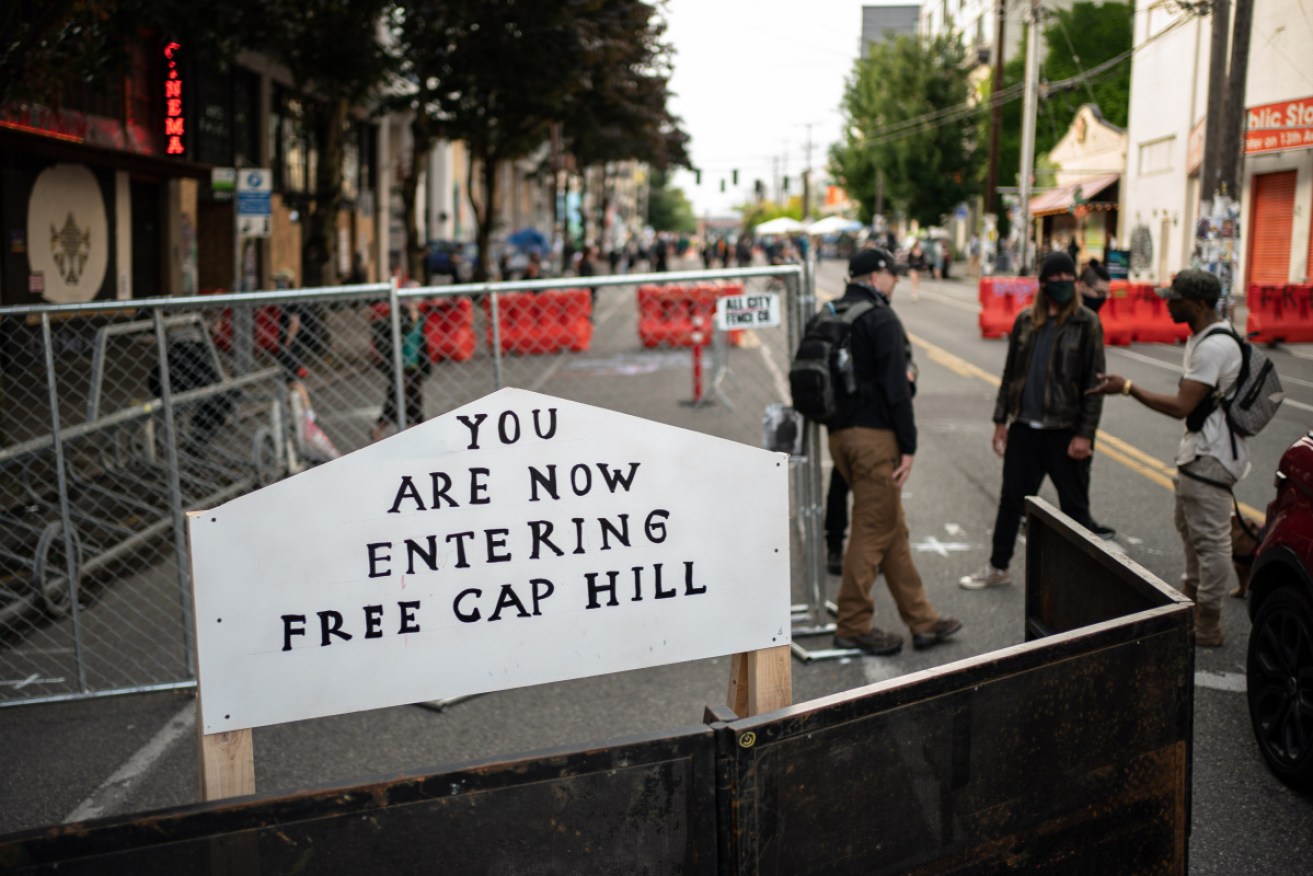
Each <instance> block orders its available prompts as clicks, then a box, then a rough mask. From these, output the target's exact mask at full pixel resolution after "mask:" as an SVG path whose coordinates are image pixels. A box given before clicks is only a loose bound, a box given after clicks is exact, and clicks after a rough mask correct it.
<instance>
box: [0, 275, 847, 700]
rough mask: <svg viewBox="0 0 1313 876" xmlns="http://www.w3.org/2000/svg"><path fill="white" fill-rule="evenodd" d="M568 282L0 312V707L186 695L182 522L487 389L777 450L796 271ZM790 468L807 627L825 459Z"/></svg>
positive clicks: (816, 601)
mask: <svg viewBox="0 0 1313 876" xmlns="http://www.w3.org/2000/svg"><path fill="white" fill-rule="evenodd" d="M581 282H583V281H581V280H580V279H577V278H571V279H563V280H537V281H529V282H520V283H508V284H480V285H469V286H448V287H428V288H412V289H396V288H394V287H393V286H391V285H388V284H373V285H365V286H353V287H334V288H328V289H315V290H301V291H284V292H265V293H252V294H244V295H222V296H214V297H205V296H201V297H196V298H186V299H182V298H179V299H160V300H151V301H145V300H141V301H124V302H96V303H93V304H86V305H68V306H49V307H39V308H5V309H0V373H2V374H3V383H2V384H0V392H2V393H3V395H0V705H3V704H12V703H17V702H31V701H34V700H55V699H67V698H75V697H84V696H90V695H97V694H105V693H116V692H131V691H142V690H151V689H162V688H169V687H181V686H187V685H190V684H192V683H194V682H193V679H194V667H193V665H192V645H191V619H190V602H191V593H190V583H189V579H188V563H187V560H186V557H187V545H186V539H185V535H184V533H185V529H184V526H183V514H184V512H185V511H186V510H191V509H201V508H208V507H212V506H214V505H216V504H218V503H221V502H223V501H226V500H228V499H230V498H232V497H234V496H237V495H240V494H242V493H244V492H248V491H250V490H253V489H257V488H258V487H260V486H262V485H264V484H267V483H270V482H272V481H275V480H277V479H279V478H282V477H286V476H288V475H290V474H294V473H296V472H298V471H301V470H303V469H304V468H306V467H308V466H311V465H315V464H319V463H322V462H326V461H328V460H331V459H333V458H335V457H336V456H338V455H340V454H344V453H348V452H351V451H353V450H357V449H359V448H361V447H364V446H366V445H368V444H369V443H371V442H372V441H376V440H380V439H383V438H386V437H387V436H388V435H389V434H392V433H394V432H395V431H396V430H397V429H402V428H406V427H408V426H412V425H415V424H416V423H417V422H420V421H422V420H423V419H425V418H427V417H433V416H437V415H439V414H441V413H443V412H445V411H449V410H452V409H453V408H456V407H458V406H460V405H463V404H466V403H468V402H470V401H473V400H475V399H477V398H480V397H482V396H484V395H486V394H487V393H489V392H492V391H493V390H495V389H498V388H500V387H503V386H515V387H520V388H524V389H531V390H534V391H537V392H542V393H546V394H549V395H554V396H559V397H561V398H567V399H571V400H574V401H579V402H584V403H587V404H592V405H597V406H599V407H604V408H608V409H611V410H616V411H622V412H624V413H629V414H634V415H636V416H639V417H644V418H647V419H651V420H656V421H659V422H663V423H668V424H670V425H675V426H680V427H684V428H688V429H693V430H696V431H699V432H704V433H708V434H712V435H716V436H719V437H722V438H726V439H729V440H733V441H740V442H744V443H747V444H751V445H754V446H761V445H762V444H763V443H767V442H770V441H775V442H779V441H781V440H783V441H784V442H786V443H787V442H788V440H789V434H788V433H790V432H791V431H792V430H793V429H794V425H795V424H793V422H792V421H791V420H788V419H787V418H786V419H783V420H781V419H779V418H778V414H779V412H778V409H775V408H772V406H780V405H786V404H787V403H788V398H789V392H788V382H787V372H788V367H789V360H790V357H791V353H792V351H793V349H794V348H795V347H796V344H797V336H798V331H799V325H800V316H801V315H802V314H804V313H810V312H811V308H812V306H813V301H812V296H811V292H810V288H811V275H810V273H809V271H808V270H807V269H806V268H805V267H800V266H796V265H789V266H779V267H771V268H750V269H743V270H724V271H703V272H690V273H669V274H651V275H629V276H616V277H594V278H589V279H588V281H587V282H588V283H589V284H590V285H589V286H587V287H582V286H580V283H581ZM775 296H778V297H777V298H776V303H777V304H778V305H779V307H778V310H779V313H780V318H779V320H778V323H777V324H769V323H770V321H767V320H766V318H765V317H754V318H760V319H762V320H763V321H766V322H767V323H768V324H767V325H766V326H765V327H760V328H755V329H751V330H746V329H734V330H729V331H723V330H719V329H716V328H715V327H714V325H713V323H714V320H715V312H716V309H717V304H718V303H720V302H722V299H724V300H725V302H726V303H732V304H734V305H742V304H743V303H744V302H745V301H748V300H749V299H751V303H752V304H754V305H757V306H758V312H761V308H760V305H761V304H762V302H764V301H768V300H770V299H771V298H773V297H775ZM721 308H722V310H724V309H725V304H724V303H722V304H721ZM768 412H769V413H771V414H772V415H773V416H774V418H773V419H772V418H770V417H768V416H767V414H768ZM808 437H809V438H810V439H811V441H812V442H814V441H815V438H816V435H815V434H814V430H812V432H811V433H810V434H809V436H808ZM810 446H817V445H816V444H815V443H811V444H810ZM793 471H794V477H793V481H792V484H793V490H794V503H793V507H794V508H795V509H796V515H797V516H796V523H797V526H796V527H795V531H796V537H795V540H794V563H793V565H794V576H793V577H794V582H795V596H796V597H797V598H801V599H802V600H803V601H804V603H805V605H804V606H802V607H801V608H800V610H802V608H808V609H809V610H810V612H811V615H812V617H813V619H815V618H817V617H818V616H819V606H820V605H821V603H822V599H821V597H820V595H819V585H818V584H817V582H818V581H820V580H822V579H821V574H822V570H821V559H820V558H821V553H822V552H821V550H820V548H819V546H818V542H819V539H818V532H819V528H820V521H819V508H820V504H821V502H820V491H819V482H820V468H819V460H818V459H817V458H816V455H815V454H812V456H811V457H810V458H806V457H801V456H800V457H799V458H798V459H796V460H795V465H794V466H793ZM726 526H732V521H726Z"/></svg>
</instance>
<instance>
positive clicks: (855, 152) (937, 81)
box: [830, 35, 978, 224]
mask: <svg viewBox="0 0 1313 876" xmlns="http://www.w3.org/2000/svg"><path fill="white" fill-rule="evenodd" d="M964 59H965V52H964V50H963V48H962V43H961V40H960V39H959V38H958V37H956V36H952V37H950V36H942V35H941V36H939V37H936V38H934V39H933V40H922V39H920V38H918V37H914V36H908V35H901V36H898V37H897V38H895V39H893V40H891V41H888V42H884V43H872V44H871V45H870V46H869V52H868V54H867V56H866V57H865V58H860V59H858V60H857V61H856V63H855V64H854V66H853V72H852V75H851V76H850V77H849V79H848V83H847V86H846V88H845V90H844V96H843V103H842V106H841V109H842V111H843V115H844V122H845V124H844V139H843V140H842V141H841V142H840V143H838V144H836V145H835V146H834V147H833V148H832V149H831V151H830V169H831V172H832V173H833V174H834V176H835V178H836V179H837V180H838V181H839V183H840V184H841V185H842V186H843V187H844V189H845V190H846V191H847V192H848V196H849V197H850V198H852V199H853V200H855V201H857V202H858V204H859V205H860V212H861V218H862V219H863V221H867V222H869V221H870V220H871V218H872V216H873V214H874V211H875V195H876V179H877V175H878V173H879V171H883V175H884V187H885V197H886V199H887V200H888V201H889V202H890V203H891V204H892V205H893V206H894V207H896V208H897V209H898V210H900V211H902V212H903V213H905V214H906V215H908V216H910V217H911V218H914V219H916V220H917V221H919V222H920V223H922V224H935V223H937V222H938V221H939V220H940V217H941V216H942V215H943V214H944V213H947V212H949V211H950V210H952V209H953V207H954V206H956V205H957V204H958V203H959V202H961V201H962V200H963V199H964V198H966V197H967V196H968V195H969V194H971V193H972V192H973V191H974V190H975V188H976V186H977V181H976V174H975V168H976V165H977V163H978V156H977V152H978V150H977V148H976V138H975V131H974V129H973V128H971V127H970V126H967V127H965V128H964V126H963V125H961V124H959V123H952V122H949V123H945V122H944V120H943V119H942V118H941V117H938V116H936V115H935V113H937V112H939V111H943V110H948V109H950V108H953V107H958V106H961V105H964V104H965V103H966V101H967V97H968V94H969V91H968V84H967V78H966V76H965V75H964V73H963V61H964Z"/></svg>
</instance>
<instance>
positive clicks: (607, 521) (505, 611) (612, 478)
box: [188, 389, 790, 734]
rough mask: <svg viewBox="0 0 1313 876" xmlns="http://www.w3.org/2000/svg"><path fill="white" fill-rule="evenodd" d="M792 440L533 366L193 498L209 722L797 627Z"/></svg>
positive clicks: (276, 715)
mask: <svg viewBox="0 0 1313 876" xmlns="http://www.w3.org/2000/svg"><path fill="white" fill-rule="evenodd" d="M788 521H789V511H788V458H787V457H786V456H785V455H784V454H781V453H770V452H768V451H765V450H760V449H757V448H754V447H751V446H748V445H744V444H738V443H735V442H732V441H727V440H724V439H720V438H715V437H712V436H708V435H703V434H700V433H696V432H690V431H687V430H684V429H678V428H675V427H673V426H667V425H663V424H659V423H654V422H650V421H647V420H643V419H640V418H637V417H632V416H628V415H625V414H619V413H615V412H613V411H607V410H604V409H601V408H596V407H591V406H589V405H584V404H579V403H577V402H572V401H566V400H564V399H559V398H553V397H550V396H545V395H540V394H538V393H533V392H529V391H526V390H520V389H502V390H499V391H498V392H495V393H493V394H491V395H488V396H485V397H484V398H482V399H480V400H479V401H476V402H473V403H471V404H468V405H466V406H464V407H462V408H458V409H456V410H454V411H451V412H450V413H447V414H444V415H442V416H440V417H438V418H436V419H434V420H430V421H429V422H427V423H423V424H421V425H419V426H416V427H414V428H412V429H409V430H406V431H405V432H402V433H400V434H398V435H395V436H393V437H392V438H389V439H388V440H386V441H383V442H380V443H378V444H375V445H372V446H370V447H367V448H364V449H362V450H359V451H357V452H355V453H352V454H349V455H347V456H344V457H342V458H341V459H338V460H335V461H333V462H330V463H328V464H326V465H323V466H320V467H318V468H314V469H311V470H309V471H306V472H304V473H302V474H300V475H297V476H295V477H293V478H289V479H288V480H285V481H280V482H278V483H276V484H273V485H271V486H268V487H265V488H264V489H262V490H259V491H257V492H254V493H251V494H248V495H246V496H242V497H240V498H237V499H234V500H233V501H231V502H227V503H225V504H223V505H221V506H219V507H217V508H214V509H211V510H209V511H199V512H193V513H191V514H189V515H188V529H189V536H190V539H191V550H192V581H193V589H194V595H195V605H196V611H195V622H196V648H197V656H198V675H199V680H200V691H201V717H202V724H203V728H204V732H205V733H207V734H209V733H218V732H222V731H229V730H239V729H244V728H249V727H259V726H265V725H269V724H276V723H281V722H286V721H295V720H302V719H306V718H314V717H322V716H326V715H334V714H341V713H345V712H352V711H359V710H363V709H375V708H382V707H385V706H394V705H402V704H406V703H413V702H420V701H424V700H432V699H440V698H450V697H455V696H461V695H466V694H475V693H485V692H489V691H496V690H505V689H508V688H514V687H520V686H524V685H531V684H541V683H544V682H550V681H560V680H565V679H572V678H582V677H585V676H591V675H600V674H605V673H610V672H618V671H622V670H628V669H637V668H642V667H648V666H658V665H663V664H668V663H676V662H680V661H685V660H694V659H700V658H704V657H712V656H718V655H723V654H734V653H741V652H746V651H754V650H758V649H762V648H769V647H774V646H778V645H784V644H787V643H788V642H789V627H790V616H789V605H790V598H789V530H788Z"/></svg>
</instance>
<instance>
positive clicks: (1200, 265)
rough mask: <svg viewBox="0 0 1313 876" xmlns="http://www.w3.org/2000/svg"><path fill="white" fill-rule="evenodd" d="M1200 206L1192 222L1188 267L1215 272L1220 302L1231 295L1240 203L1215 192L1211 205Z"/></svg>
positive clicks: (1238, 230) (1237, 241)
mask: <svg viewBox="0 0 1313 876" xmlns="http://www.w3.org/2000/svg"><path fill="white" fill-rule="evenodd" d="M1203 206H1204V215H1201V216H1200V217H1199V221H1198V222H1196V223H1195V233H1194V252H1193V254H1192V256H1191V259H1190V266H1191V267H1192V268H1196V269H1198V270H1202V271H1207V272H1208V273H1210V274H1213V275H1215V276H1216V277H1217V279H1218V280H1219V281H1221V284H1222V301H1223V302H1226V301H1229V300H1230V298H1231V295H1232V291H1233V286H1234V281H1235V267H1236V256H1237V254H1238V253H1239V251H1240V205H1239V203H1237V202H1236V201H1234V200H1232V199H1231V198H1229V197H1227V196H1226V195H1218V196H1217V197H1216V198H1215V199H1214V200H1213V202H1212V204H1211V206H1210V205H1209V204H1208V203H1205V204H1204V205H1203Z"/></svg>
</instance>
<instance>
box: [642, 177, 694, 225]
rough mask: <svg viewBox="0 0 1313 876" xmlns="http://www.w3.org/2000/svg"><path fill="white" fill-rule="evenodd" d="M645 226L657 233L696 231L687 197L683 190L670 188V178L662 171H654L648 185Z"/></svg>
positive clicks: (691, 206) (691, 208) (691, 207)
mask: <svg viewBox="0 0 1313 876" xmlns="http://www.w3.org/2000/svg"><path fill="white" fill-rule="evenodd" d="M647 224H648V225H651V226H652V227H653V228H655V229H656V230H657V231H681V232H684V233H686V234H692V233H693V232H694V231H697V227H698V222H697V218H696V217H695V216H694V215H693V205H692V204H690V203H689V200H688V196H687V195H685V194H684V190H683V189H680V188H674V187H672V186H671V185H670V176H669V175H668V174H667V173H666V172H665V171H662V170H654V171H653V172H652V177H651V180H650V182H649V184H648V192H647Z"/></svg>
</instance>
